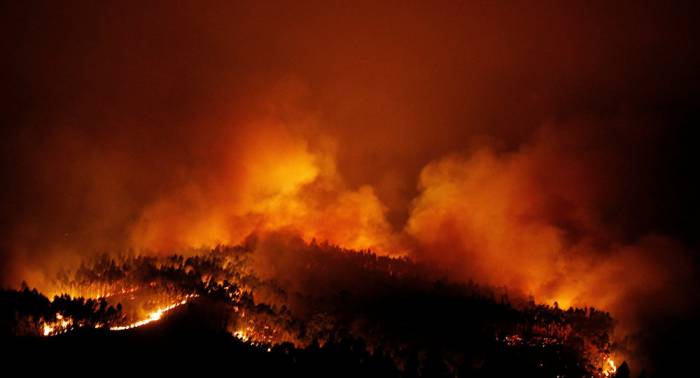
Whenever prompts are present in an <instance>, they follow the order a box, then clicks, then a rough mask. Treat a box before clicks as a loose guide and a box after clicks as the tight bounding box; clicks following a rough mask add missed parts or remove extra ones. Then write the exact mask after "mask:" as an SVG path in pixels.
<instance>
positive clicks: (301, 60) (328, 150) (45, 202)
mask: <svg viewBox="0 0 700 378" xmlns="http://www.w3.org/2000/svg"><path fill="white" fill-rule="evenodd" d="M379 3H380V2H375V1H372V2H367V3H360V2H348V3H344V2H343V3H341V2H338V3H335V2H310V1H303V2H288V3H284V2H258V1H252V2H222V3H218V2H201V1H191V2H172V1H163V2H140V1H139V2H87V1H86V2H39V1H27V2H3V3H2V5H0V14H2V16H1V18H2V22H0V24H1V25H2V26H0V28H2V29H1V31H2V37H0V41H1V45H0V46H1V47H2V51H3V52H4V54H3V59H2V63H1V64H2V66H1V67H0V75H1V78H2V83H3V87H4V90H3V91H2V95H1V96H2V97H1V100H2V102H1V103H2V105H1V106H2V113H1V114H2V123H3V126H4V127H3V130H2V135H1V136H0V137H1V140H2V142H0V143H1V145H2V149H1V153H2V174H3V182H2V189H0V193H1V196H2V202H1V203H2V214H3V216H2V218H1V221H0V236H1V238H0V247H1V248H2V249H1V252H0V271H1V272H2V283H3V284H4V285H17V284H18V283H19V282H21V281H22V280H27V281H28V282H30V283H32V282H35V285H41V282H42V280H43V279H45V274H46V273H47V272H54V271H55V270H56V269H58V268H59V267H60V266H63V265H71V264H73V265H75V264H77V263H78V261H79V260H80V259H82V258H85V257H89V256H94V255H96V254H99V253H103V252H110V253H113V252H122V251H125V250H129V249H130V250H134V251H149V252H148V253H167V252H171V251H177V250H184V249H187V248H190V247H199V246H202V245H205V246H206V245H209V246H211V245H216V244H219V243H226V244H236V243H240V242H241V241H242V240H244V238H245V237H247V236H248V235H250V234H251V233H256V232H258V233H260V232H268V231H277V230H284V231H285V232H292V233H296V234H299V235H301V236H302V237H303V238H304V239H305V240H307V241H309V240H312V239H314V238H316V239H318V240H328V241H330V242H332V243H336V244H339V245H341V246H344V247H348V248H357V249H363V248H370V249H372V250H374V251H376V252H377V253H381V254H390V255H408V256H411V257H413V258H416V259H419V260H422V261H426V262H428V263H434V264H435V265H436V266H438V267H440V268H442V269H445V270H446V271H447V272H448V273H449V274H450V276H451V277H454V278H456V279H464V280H466V279H474V280H476V281H479V282H484V283H488V284H493V285H503V286H508V287H511V288H513V289H514V290H519V291H522V292H524V293H527V294H534V295H535V296H536V297H537V298H538V299H539V300H542V301H553V300H558V301H560V303H562V304H565V305H568V304H593V305H597V306H602V307H608V308H613V309H615V308H620V307H621V306H622V307H625V305H621V303H649V302H654V303H655V304H657V305H658V304H661V305H664V306H667V307H670V308H672V309H677V310H679V311H683V309H685V306H687V305H688V304H687V303H688V302H689V301H688V300H687V298H688V297H690V298H696V296H697V290H696V286H695V285H696V282H697V280H696V273H695V269H696V267H697V253H696V251H697V250H698V237H697V235H698V233H697V228H696V226H694V220H695V219H694V218H695V216H696V215H697V208H698V207H697V204H698V200H697V192H698V185H697V179H696V176H697V168H696V166H695V164H694V163H692V159H693V157H694V155H695V153H694V152H695V148H696V139H695V136H696V132H695V131H694V130H693V129H694V127H695V126H696V124H697V121H698V119H699V118H698V110H697V109H700V108H699V107H698V105H700V104H698V98H699V97H698V95H699V93H698V79H699V77H698V76H699V75H698V73H699V70H698V69H697V67H700V55H699V54H698V37H697V36H698V35H700V33H698V30H696V29H697V28H698V27H697V26H696V24H697V21H696V20H697V15H698V10H699V9H697V8H698V7H697V5H696V4H689V5H686V4H682V3H680V2H679V3H676V4H667V2H657V3H656V4H648V3H639V2H630V3H627V2H617V1H616V2H608V1H601V2H573V1H567V2H557V1H555V2H545V1H541V2H540V1H537V2H510V1H507V2H506V1H503V2H464V3H463V2H457V1H450V2H444V3H443V2H433V1H430V2H428V1H426V2H408V3H406V2H381V4H379ZM678 297H684V298H686V300H685V301H684V300H680V299H679V298H678ZM681 299H682V298H681ZM692 301H693V300H691V301H690V302H692ZM629 306H631V305H629ZM629 306H628V307H629ZM632 307H634V312H633V313H632V315H629V316H630V317H635V318H639V317H640V316H643V315H644V314H645V313H646V309H645V307H644V306H642V305H634V306H632Z"/></svg>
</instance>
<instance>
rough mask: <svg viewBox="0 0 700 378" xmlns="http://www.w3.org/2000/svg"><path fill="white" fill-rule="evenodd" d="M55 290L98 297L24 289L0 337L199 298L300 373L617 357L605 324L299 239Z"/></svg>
mask: <svg viewBox="0 0 700 378" xmlns="http://www.w3.org/2000/svg"><path fill="white" fill-rule="evenodd" d="M57 285H58V286H60V287H63V288H65V289H66V290H74V291H76V290H77V291H80V290H84V291H90V290H93V291H98V292H100V293H106V294H107V298H102V299H100V300H85V299H82V298H78V299H71V298H70V297H68V296H61V297H57V298H55V299H54V300H53V301H49V300H48V299H47V298H45V297H43V296H42V295H41V294H39V293H37V292H36V291H31V290H29V289H27V288H24V289H23V290H21V291H5V292H3V296H2V302H3V303H2V306H3V325H4V326H5V327H4V328H3V332H8V333H14V334H26V333H28V332H23V331H22V327H24V325H20V323H21V322H18V321H17V319H19V318H22V319H27V320H26V321H27V322H28V325H27V327H29V328H31V327H39V323H37V320H39V319H44V320H47V319H48V320H55V318H51V316H52V314H53V315H54V316H55V314H56V313H63V314H70V316H72V317H73V319H74V320H75V321H79V322H81V324H83V325H85V326H86V327H84V328H89V326H94V325H96V324H105V322H106V323H107V324H115V323H118V322H120V321H121V322H123V320H124V319H123V316H124V315H123V313H122V306H121V304H117V303H114V301H115V300H116V299H117V298H120V297H119V296H117V295H115V296H110V295H109V294H112V293H119V292H120V291H123V292H128V293H129V294H128V296H129V297H138V296H140V295H146V294H145V293H146V292H149V293H152V292H156V293H160V295H163V296H165V297H168V296H172V297H173V298H175V297H181V296H183V295H192V294H196V295H197V299H196V300H193V301H192V303H191V304H190V305H189V306H188V308H189V309H190V310H188V311H193V310H192V308H193V307H192V306H194V308H200V310H199V313H200V315H201V314H204V315H202V316H200V317H199V318H198V320H197V321H200V322H202V321H204V322H205V323H207V324H209V325H210V328H211V330H212V333H214V334H217V335H221V334H225V335H228V336H229V337H233V336H235V338H236V339H241V340H244V341H246V342H248V343H250V345H249V347H251V348H259V349H262V350H267V349H268V348H269V349H270V351H271V352H269V353H272V355H275V354H276V353H283V354H284V355H285V356H286V357H285V358H287V359H288V360H286V361H287V362H284V363H291V364H292V365H294V364H297V365H295V366H297V367H298V366H300V365H298V364H302V365H303V363H304V362H303V361H306V360H305V358H308V359H309V360H308V361H313V363H314V364H318V363H321V362H320V361H318V360H317V359H320V358H324V359H327V358H330V357H329V356H330V355H332V356H334V357H333V358H337V359H340V360H343V359H347V360H348V361H346V362H345V363H347V364H349V366H350V365H351V366H355V365H356V364H357V363H359V364H360V365H361V366H363V367H362V369H360V370H358V371H357V372H358V374H359V373H360V372H361V371H364V372H365V373H366V371H365V370H363V369H370V370H372V369H375V368H376V371H381V372H383V374H380V375H382V376H392V375H399V376H405V377H439V376H449V377H457V376H552V377H553V376H566V377H583V376H591V375H599V374H600V373H601V368H602V366H603V362H604V361H602V360H601V358H602V356H605V355H607V354H609V352H610V351H611V348H613V347H614V345H612V344H611V340H610V337H609V335H610V334H611V332H612V329H613V320H612V318H611V317H610V315H609V314H608V313H606V312H602V311H598V310H596V309H593V308H585V309H574V308H571V309H560V308H558V307H557V306H548V305H542V304H536V303H535V302H534V301H533V300H532V299H530V298H525V297H523V296H520V295H518V294H513V293H508V292H507V291H506V290H505V289H499V288H493V287H488V286H481V285H478V284H476V283H454V282H450V281H449V280H448V279H446V278H445V276H444V275H443V274H441V272H436V271H433V270H431V268H430V267H428V266H423V265H420V264H416V263H414V262H412V261H410V260H409V259H406V258H399V259H397V258H390V257H382V256H377V255H375V254H373V253H371V252H369V251H360V252H358V251H350V250H346V249H342V248H339V247H336V246H332V245H328V244H318V243H315V242H312V243H304V242H303V241H300V240H297V239H291V240H290V239H286V238H279V239H277V240H273V241H272V242H270V241H269V240H268V241H259V240H257V239H254V238H252V239H250V240H249V241H248V242H247V243H246V244H245V245H243V246H238V247H218V248H215V249H213V250H202V251H197V252H196V254H195V255H193V256H189V257H185V256H182V255H173V256H168V257H141V256H136V257H134V256H131V257H129V256H127V257H118V258H111V257H109V256H102V257H100V258H99V259H97V260H96V261H93V262H92V263H86V264H83V265H81V266H80V267H79V268H78V269H77V270H76V271H74V272H72V273H68V272H63V273H62V274H61V275H60V276H59V277H58V278H57ZM149 295H150V294H149ZM108 304H110V305H112V306H115V307H110V306H109V305H108ZM123 305H124V306H125V308H126V307H128V306H129V305H130V302H128V300H127V299H125V302H124V303H123ZM18 314H21V315H22V316H19V317H18ZM5 319H7V322H5ZM203 319H206V320H203ZM191 323H192V321H188V322H183V323H181V324H191ZM129 332H131V331H129ZM100 335H105V334H100ZM109 335H111V334H109ZM231 335H233V336H231ZM61 337H66V335H64V336H61ZM67 337H70V336H67ZM105 337H107V336H106V335H105ZM110 337H111V336H110ZM217 337H222V336H217ZM225 343H233V341H225ZM331 351H332V352H331ZM303 356H306V357H303ZM321 356H324V357H321ZM265 358H268V357H265ZM290 361H291V362H290ZM324 361H325V360H324ZM362 361H365V362H362ZM363 364H364V365H363ZM341 365H342V364H341ZM370 366H372V368H370ZM372 371H374V370H372ZM330 375H333V374H330Z"/></svg>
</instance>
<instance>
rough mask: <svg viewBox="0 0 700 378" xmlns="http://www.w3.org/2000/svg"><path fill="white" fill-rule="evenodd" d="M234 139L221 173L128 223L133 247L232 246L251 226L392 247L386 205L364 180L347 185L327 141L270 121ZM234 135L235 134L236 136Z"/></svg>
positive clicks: (392, 249)
mask: <svg viewBox="0 0 700 378" xmlns="http://www.w3.org/2000/svg"><path fill="white" fill-rule="evenodd" d="M254 129H255V132H254V133H251V134H246V135H244V136H242V138H244V139H245V140H244V141H238V143H235V145H237V146H239V147H240V148H241V149H242V150H237V151H235V152H232V154H231V155H232V157H231V158H230V159H224V164H223V167H222V168H221V169H222V172H220V174H217V175H216V178H215V179H213V180H212V181H210V182H205V183H200V182H198V183H191V184H189V185H187V186H186V187H185V188H182V189H179V190H177V191H175V192H173V193H170V194H169V195H167V196H166V197H165V198H163V199H161V200H158V201H157V202H155V203H154V204H152V205H151V206H149V207H148V208H147V209H146V210H145V211H144V212H143V214H142V215H141V217H140V219H139V221H138V222H137V223H136V224H135V226H134V227H133V232H132V239H133V243H134V245H135V246H136V248H139V249H149V250H156V251H166V252H168V251H172V250H177V249H180V250H181V249H185V248H188V247H199V246H215V245H218V244H229V245H235V244H238V243H241V242H242V241H243V240H244V239H245V238H246V237H247V236H248V235H250V234H251V233H253V232H258V231H273V230H282V229H286V230H293V231H294V232H296V233H298V234H300V235H301V236H302V237H303V238H304V239H305V240H307V241H310V240H312V239H314V238H316V239H319V240H327V241H330V242H332V243H335V244H339V245H342V246H345V247H348V248H355V249H373V250H375V251H378V252H381V253H390V252H395V249H396V246H395V245H394V244H395V243H393V242H392V235H391V227H390V225H389V224H388V223H387V221H386V220H385V218H384V212H385V210H386V209H385V207H384V205H383V204H382V203H381V202H380V201H379V200H378V198H377V196H376V195H375V193H374V190H373V189H372V187H370V186H362V187H359V188H355V189H350V188H347V187H346V185H345V184H344V183H343V180H342V178H341V177H340V175H339V174H338V172H337V170H336V166H335V158H334V156H333V151H332V145H325V146H319V147H318V148H312V147H311V146H310V145H309V143H308V142H307V141H306V140H304V139H302V138H300V137H298V136H295V135H294V134H293V133H292V132H291V131H290V129H289V128H288V127H284V126H282V125H280V124H278V123H274V122H273V121H268V122H266V123H260V124H256V125H255V127H254ZM239 137H240V136H239Z"/></svg>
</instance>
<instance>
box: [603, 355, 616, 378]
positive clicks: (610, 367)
mask: <svg viewBox="0 0 700 378" xmlns="http://www.w3.org/2000/svg"><path fill="white" fill-rule="evenodd" d="M616 371H617V366H616V365H615V361H614V360H613V359H612V357H610V356H608V357H607V358H606V359H605V363H604V365H603V375H604V376H606V377H610V376H613V375H615V372H616Z"/></svg>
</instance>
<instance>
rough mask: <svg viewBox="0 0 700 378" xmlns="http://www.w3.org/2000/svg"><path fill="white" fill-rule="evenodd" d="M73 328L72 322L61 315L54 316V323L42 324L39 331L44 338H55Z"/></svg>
mask: <svg viewBox="0 0 700 378" xmlns="http://www.w3.org/2000/svg"><path fill="white" fill-rule="evenodd" d="M72 328H73V320H72V319H71V318H69V317H64V316H63V315H62V314H61V313H57V314H56V321H53V322H43V323H42V325H41V330H42V333H43V334H44V336H55V335H58V334H61V333H64V332H67V331H69V330H70V329H72Z"/></svg>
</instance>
